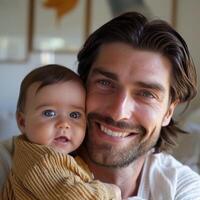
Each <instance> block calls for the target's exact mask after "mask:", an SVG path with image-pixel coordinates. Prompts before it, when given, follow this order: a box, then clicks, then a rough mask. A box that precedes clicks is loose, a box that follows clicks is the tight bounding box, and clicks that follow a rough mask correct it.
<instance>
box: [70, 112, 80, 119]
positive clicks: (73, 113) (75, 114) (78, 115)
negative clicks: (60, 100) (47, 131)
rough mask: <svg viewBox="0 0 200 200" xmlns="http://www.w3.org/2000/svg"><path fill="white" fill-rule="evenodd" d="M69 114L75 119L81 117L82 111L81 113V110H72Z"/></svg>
mask: <svg viewBox="0 0 200 200" xmlns="http://www.w3.org/2000/svg"><path fill="white" fill-rule="evenodd" d="M69 116H70V117H71V118H74V119H79V118H80V117H81V113H80V112H71V113H70V114H69Z"/></svg>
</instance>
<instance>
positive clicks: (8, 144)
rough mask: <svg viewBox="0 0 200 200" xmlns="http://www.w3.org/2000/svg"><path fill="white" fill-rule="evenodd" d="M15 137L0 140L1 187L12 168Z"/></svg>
mask: <svg viewBox="0 0 200 200" xmlns="http://www.w3.org/2000/svg"><path fill="white" fill-rule="evenodd" d="M15 138H16V137H15V136H14V137H12V138H10V139H8V140H5V141H0V189H1V187H2V184H3V183H4V181H5V179H6V177H7V175H8V173H9V171H10V168H11V164H12V155H13V151H14V140H15Z"/></svg>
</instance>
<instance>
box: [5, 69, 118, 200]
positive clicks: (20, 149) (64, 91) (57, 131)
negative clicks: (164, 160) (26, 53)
mask: <svg viewBox="0 0 200 200" xmlns="http://www.w3.org/2000/svg"><path fill="white" fill-rule="evenodd" d="M85 96H86V94H85V88H84V87H83V84H82V82H81V80H80V78H79V77H78V75H76V74H75V73H74V72H73V71H71V70H69V69H68V68H66V67H63V66H60V65H46V66H43V67H39V68H36V69H35V70H33V71H32V72H30V73H29V74H28V75H27V76H26V77H25V78H24V80H23V81H22V84H21V87H20V93H19V99H18V103H17V111H16V118H17V124H18V127H19V129H20V130H21V133H22V135H20V136H18V137H17V139H16V141H15V152H14V157H13V165H12V168H11V171H10V174H9V177H8V179H7V181H6V184H5V186H4V188H3V190H2V199H6V200H7V199H20V200H23V199H26V200H27V199H37V200H38V199H41V200H51V199H54V200H56V199H59V200H62V199H63V200H66V199H70V200H78V199H83V200H86V199H91V200H95V199H99V200H100V199H102V200H103V199H104V200H110V199H121V193H120V190H119V188H118V187H117V186H115V185H112V184H106V183H102V182H100V181H98V180H94V177H93V175H92V173H91V172H90V171H89V169H88V167H87V165H86V163H84V161H83V160H82V159H81V158H80V157H79V156H77V155H75V150H76V149H77V148H78V147H79V146H80V144H81V143H82V141H83V139H84V136H85V130H86V116H85ZM71 152H73V156H72V154H71V155H69V153H71Z"/></svg>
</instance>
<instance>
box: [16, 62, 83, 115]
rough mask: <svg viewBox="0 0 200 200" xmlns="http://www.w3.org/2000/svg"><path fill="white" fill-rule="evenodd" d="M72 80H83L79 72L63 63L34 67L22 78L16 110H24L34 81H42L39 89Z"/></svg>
mask: <svg viewBox="0 0 200 200" xmlns="http://www.w3.org/2000/svg"><path fill="white" fill-rule="evenodd" d="M70 80H76V81H79V82H81V79H80V78H79V76H78V75H77V74H75V73H74V72H73V71H72V70H70V69H68V68H66V67H64V66H61V65H56V64H51V65H45V66H42V67H38V68H36V69H34V70H33V71H31V72H30V73H29V74H27V75H26V76H25V78H24V79H23V80H22V83H21V86H20V91H19V98H18V102H17V111H16V112H17V113H18V112H23V111H24V106H25V103H26V94H27V90H28V88H29V87H30V86H31V85H32V84H33V83H35V82H40V83H41V84H40V86H39V88H38V89H37V90H40V89H41V88H43V87H45V86H47V85H51V84H55V83H58V82H66V81H70Z"/></svg>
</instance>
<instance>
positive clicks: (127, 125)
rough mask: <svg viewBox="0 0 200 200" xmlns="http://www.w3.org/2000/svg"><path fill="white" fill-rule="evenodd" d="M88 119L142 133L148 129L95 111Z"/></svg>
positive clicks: (89, 114)
mask: <svg viewBox="0 0 200 200" xmlns="http://www.w3.org/2000/svg"><path fill="white" fill-rule="evenodd" d="M87 119H88V122H90V121H91V120H97V121H100V122H104V123H105V124H108V125H111V126H114V127H117V128H120V129H122V130H128V131H129V132H139V133H142V134H145V133H146V129H145V128H144V127H143V126H140V125H135V124H132V123H127V122H125V121H115V120H114V119H112V117H110V116H103V115H101V114H99V113H95V112H90V113H88V115H87Z"/></svg>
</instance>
